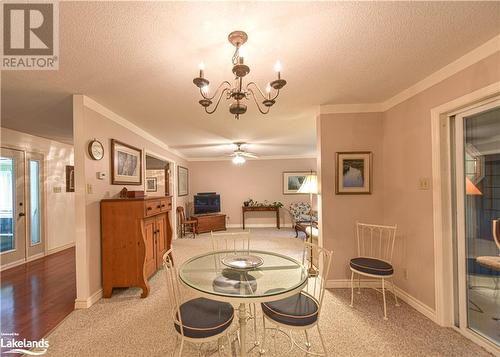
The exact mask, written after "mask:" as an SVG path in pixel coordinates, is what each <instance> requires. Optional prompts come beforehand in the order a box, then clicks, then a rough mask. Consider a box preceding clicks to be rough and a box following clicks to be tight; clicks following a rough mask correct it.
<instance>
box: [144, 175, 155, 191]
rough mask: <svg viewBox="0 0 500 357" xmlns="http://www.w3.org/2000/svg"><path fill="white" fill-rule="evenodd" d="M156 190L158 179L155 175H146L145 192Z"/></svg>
mask: <svg viewBox="0 0 500 357" xmlns="http://www.w3.org/2000/svg"><path fill="white" fill-rule="evenodd" d="M156 191H158V181H157V180H156V177H146V192H156Z"/></svg>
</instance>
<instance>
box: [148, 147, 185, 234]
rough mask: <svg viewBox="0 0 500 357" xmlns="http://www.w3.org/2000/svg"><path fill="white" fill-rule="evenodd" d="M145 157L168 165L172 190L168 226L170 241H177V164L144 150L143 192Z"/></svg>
mask: <svg viewBox="0 0 500 357" xmlns="http://www.w3.org/2000/svg"><path fill="white" fill-rule="evenodd" d="M146 155H148V156H152V157H155V158H157V159H159V160H163V161H167V162H168V163H169V170H170V178H169V179H171V180H172V190H173V192H170V193H171V197H172V211H171V214H170V215H169V216H170V225H171V227H172V240H174V239H177V213H176V208H177V166H178V164H177V162H176V161H174V160H172V159H169V158H167V157H165V156H163V155H160V154H157V153H155V152H154V151H151V150H147V149H144V164H143V165H142V167H143V168H144V172H143V174H144V190H146V186H145V185H146V179H145V177H146Z"/></svg>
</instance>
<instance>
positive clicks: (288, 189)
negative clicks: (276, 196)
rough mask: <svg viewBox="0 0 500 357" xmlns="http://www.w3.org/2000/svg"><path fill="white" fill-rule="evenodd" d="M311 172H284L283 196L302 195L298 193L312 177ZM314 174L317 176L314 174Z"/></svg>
mask: <svg viewBox="0 0 500 357" xmlns="http://www.w3.org/2000/svg"><path fill="white" fill-rule="evenodd" d="M310 174H311V171H285V172H283V194H284V195H300V193H298V192H297V191H298V190H299V188H300V186H301V185H302V183H303V182H304V180H305V179H306V177H307V175H310ZM313 174H316V173H315V172H313Z"/></svg>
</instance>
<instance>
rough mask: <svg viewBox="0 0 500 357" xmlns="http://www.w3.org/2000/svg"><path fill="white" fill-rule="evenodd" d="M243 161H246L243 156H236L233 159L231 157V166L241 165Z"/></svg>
mask: <svg viewBox="0 0 500 357" xmlns="http://www.w3.org/2000/svg"><path fill="white" fill-rule="evenodd" d="M245 161H246V160H245V158H244V157H243V156H240V155H236V156H235V157H233V164H235V165H243V164H244V163H245Z"/></svg>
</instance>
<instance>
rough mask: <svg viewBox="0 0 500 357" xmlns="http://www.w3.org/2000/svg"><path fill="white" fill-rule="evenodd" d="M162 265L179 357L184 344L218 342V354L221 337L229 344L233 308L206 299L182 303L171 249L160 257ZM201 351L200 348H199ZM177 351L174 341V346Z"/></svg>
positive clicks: (224, 303) (227, 304) (229, 305)
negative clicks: (176, 336) (179, 340)
mask: <svg viewBox="0 0 500 357" xmlns="http://www.w3.org/2000/svg"><path fill="white" fill-rule="evenodd" d="M163 266H164V268H165V275H166V277H167V289H168V290H167V292H168V304H169V308H170V309H171V313H172V320H173V324H174V328H175V331H176V332H177V334H178V335H180V337H181V345H180V349H179V354H178V356H179V357H180V356H181V355H182V349H183V347H184V341H188V342H193V343H205V342H210V341H215V340H217V346H218V349H219V354H220V350H221V346H220V344H219V343H220V338H221V337H224V335H225V337H226V338H227V341H228V343H229V346H230V345H231V343H230V340H229V335H228V328H229V326H231V323H232V321H233V318H234V308H233V306H232V305H231V304H229V303H227V302H219V301H214V300H210V299H206V298H195V299H191V300H183V297H182V294H181V289H180V285H179V280H178V276H179V275H178V272H177V269H176V268H175V266H174V263H173V260H172V249H169V250H168V251H167V252H166V253H165V254H164V255H163ZM200 348H201V346H200ZM176 349H177V338H176V343H175V347H174V354H175V350H176Z"/></svg>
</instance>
